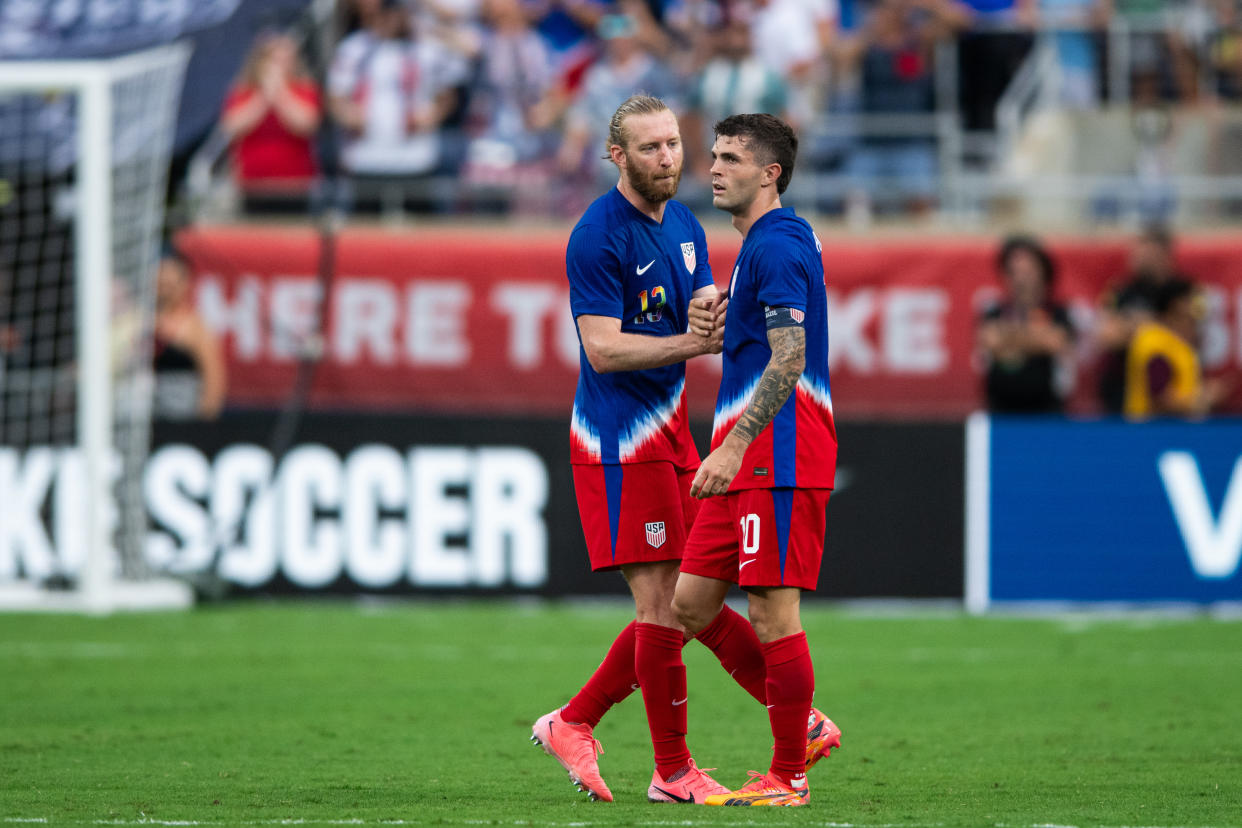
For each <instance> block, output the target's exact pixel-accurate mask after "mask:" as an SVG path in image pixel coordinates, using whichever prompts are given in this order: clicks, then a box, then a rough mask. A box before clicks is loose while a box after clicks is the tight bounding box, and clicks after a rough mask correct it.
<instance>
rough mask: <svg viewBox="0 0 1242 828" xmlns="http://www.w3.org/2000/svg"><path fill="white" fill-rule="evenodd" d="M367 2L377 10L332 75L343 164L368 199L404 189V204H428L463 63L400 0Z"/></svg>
mask: <svg viewBox="0 0 1242 828" xmlns="http://www.w3.org/2000/svg"><path fill="white" fill-rule="evenodd" d="M367 2H368V3H376V4H378V9H376V10H374V13H373V14H364V15H363V16H362V19H363V20H364V21H370V22H369V23H368V24H367V25H366V26H365V28H362V29H359V30H358V31H356V32H354V33H353V34H351V35H349V36H348V37H346V38H345V39H344V40H342V41H341V43H340V45H339V46H338V47H337V51H336V54H335V55H334V57H333V61H332V67H331V70H330V73H329V77H328V93H329V104H330V106H331V108H332V112H333V115H334V117H335V118H336V121H337V123H338V124H339V125H340V126H341V128H342V129H343V131H344V132H345V141H344V145H343V147H342V149H341V162H342V166H343V168H344V169H345V171H346V172H348V173H349V174H350V175H351V177H352V178H353V180H354V182H355V184H356V185H358V188H359V190H360V191H361V195H362V196H363V198H366V197H367V196H368V195H369V194H374V193H381V194H382V195H381V197H382V198H384V199H390V198H391V197H392V194H393V192H394V188H400V189H399V190H398V191H397V194H398V195H399V196H401V197H402V198H403V199H404V200H405V201H406V202H407V203H410V204H414V205H417V206H418V207H427V206H429V205H430V204H431V203H432V202H433V201H434V197H433V196H431V195H430V193H429V191H428V190H426V184H427V183H428V179H429V178H430V176H431V175H432V174H433V173H434V172H435V171H436V169H437V165H438V164H439V163H440V159H441V135H440V129H441V125H442V124H443V123H444V120H445V118H446V117H448V115H449V114H450V113H451V112H452V111H453V108H454V106H455V104H456V100H457V99H456V95H455V93H454V87H455V86H456V85H457V84H459V83H460V82H461V80H462V78H461V77H460V75H459V72H460V70H461V64H460V62H458V61H455V60H454V59H453V56H452V55H450V54H447V53H446V51H445V49H444V47H443V45H441V44H440V43H439V42H438V41H436V40H434V39H432V38H431V37H429V36H425V35H423V36H418V35H417V34H416V33H414V32H412V30H411V24H410V16H409V13H408V10H407V9H406V7H405V6H404V4H402V3H401V2H399V0H367ZM365 5H366V4H365V3H362V2H360V3H359V6H365ZM419 185H423V188H422V189H420V187H419Z"/></svg>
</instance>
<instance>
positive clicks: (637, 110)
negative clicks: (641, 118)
mask: <svg viewBox="0 0 1242 828" xmlns="http://www.w3.org/2000/svg"><path fill="white" fill-rule="evenodd" d="M671 111H672V110H671V109H669V106H668V104H666V103H665V102H664V101H662V100H660V99H659V98H657V97H656V96H655V95H648V94H646V93H644V92H639V93H638V94H637V95H630V96H629V97H628V98H626V99H625V100H624V101H623V102H622V103H621V105H620V106H618V107H617V111H616V112H614V113H612V120H610V121H609V122H608V138H607V139H605V141H604V160H605V161H610V160H612V147H613V145H616V146H619V147H621V148H622V149H625V139H626V134H625V119H626V118H628V117H630V116H631V115H653V114H655V113H656V112H671Z"/></svg>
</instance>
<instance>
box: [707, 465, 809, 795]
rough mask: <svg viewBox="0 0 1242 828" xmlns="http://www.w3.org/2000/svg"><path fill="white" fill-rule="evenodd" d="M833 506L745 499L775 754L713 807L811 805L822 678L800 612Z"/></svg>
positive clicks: (745, 555)
mask: <svg viewBox="0 0 1242 828" xmlns="http://www.w3.org/2000/svg"><path fill="white" fill-rule="evenodd" d="M826 504H827V493H826V492H811V491H798V490H789V489H773V490H755V491H750V492H744V493H740V494H739V499H738V501H737V504H736V507H737V508H736V511H737V513H738V522H737V523H738V527H739V543H738V545H739V546H740V549H741V554H740V556H739V557H740V562H739V581H740V584H741V586H742V587H743V588H744V589H746V590H747V592H749V593H750V605H749V614H750V620H751V624H752V626H753V627H754V629H755V633H756V635H757V637H758V639H759V641H760V643H761V649H762V651H763V658H764V666H765V672H766V679H765V695H766V701H767V709H768V720H769V723H770V724H771V727H772V736H773V741H774V748H773V755H772V763H771V765H770V767H769V769H768V772H767V773H766V774H756V775H755V778H754V779H753V780H752V781H751V782H750V783H749V784H747V785H746V786H744V787H743V788H742V789H740V790H739V791H737V792H735V793H734V794H731V795H729V796H726V797H714V798H713V799H712V800H709V803H708V804H719V805H735V804H737V805H772V804H779V805H801V804H805V803H806V802H807V801H808V789H807V785H806V762H807V752H808V751H807V744H806V741H807V723H808V720H809V719H811V709H812V708H811V701H812V697H813V695H814V691H815V674H814V668H813V665H812V663H811V654H810V649H809V647H808V646H807V641H806V634H805V633H804V632H803V630H802V621H801V614H800V606H801V595H802V590H803V589H814V588H815V585H816V581H817V580H818V577H819V565H820V561H821V559H822V555H823V537H824V535H823V530H824V518H823V508H824V506H826ZM817 515H818V516H817Z"/></svg>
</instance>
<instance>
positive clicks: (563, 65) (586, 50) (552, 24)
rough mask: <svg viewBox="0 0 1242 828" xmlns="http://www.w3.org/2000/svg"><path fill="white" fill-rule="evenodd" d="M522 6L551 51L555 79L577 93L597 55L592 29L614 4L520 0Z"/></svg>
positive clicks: (603, 0) (604, 1) (605, 0)
mask: <svg viewBox="0 0 1242 828" xmlns="http://www.w3.org/2000/svg"><path fill="white" fill-rule="evenodd" d="M523 7H524V8H525V9H526V14H527V16H528V17H529V19H530V20H531V21H532V23H533V24H534V26H535V31H537V32H539V36H540V37H542V38H543V39H544V42H545V43H546V44H547V46H548V49H549V50H550V51H551V53H552V62H553V64H554V66H555V67H556V74H557V82H558V83H559V84H560V85H561V86H562V87H564V88H565V89H566V90H567V91H569V92H571V93H573V92H577V91H578V88H579V87H580V86H581V85H582V81H583V79H584V77H585V75H586V71H587V69H588V68H590V66H591V64H592V63H594V62H595V60H596V58H598V57H599V51H598V49H597V48H596V46H597V44H596V39H595V31H596V29H597V28H598V26H599V24H600V21H601V20H603V18H604V15H606V14H610V13H615V12H616V11H617V8H616V6H615V5H614V4H613V3H612V2H611V0H523Z"/></svg>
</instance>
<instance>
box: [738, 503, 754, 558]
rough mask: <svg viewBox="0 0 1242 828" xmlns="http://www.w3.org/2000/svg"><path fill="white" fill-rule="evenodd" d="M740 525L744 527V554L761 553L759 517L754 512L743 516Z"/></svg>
mask: <svg viewBox="0 0 1242 828" xmlns="http://www.w3.org/2000/svg"><path fill="white" fill-rule="evenodd" d="M738 523H740V524H741V527H742V553H743V554H746V555H753V554H755V553H756V552H758V551H759V515H757V514H755V513H754V512H751V513H750V514H748V515H742V517H741V518H740V519H739V521H738Z"/></svg>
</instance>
